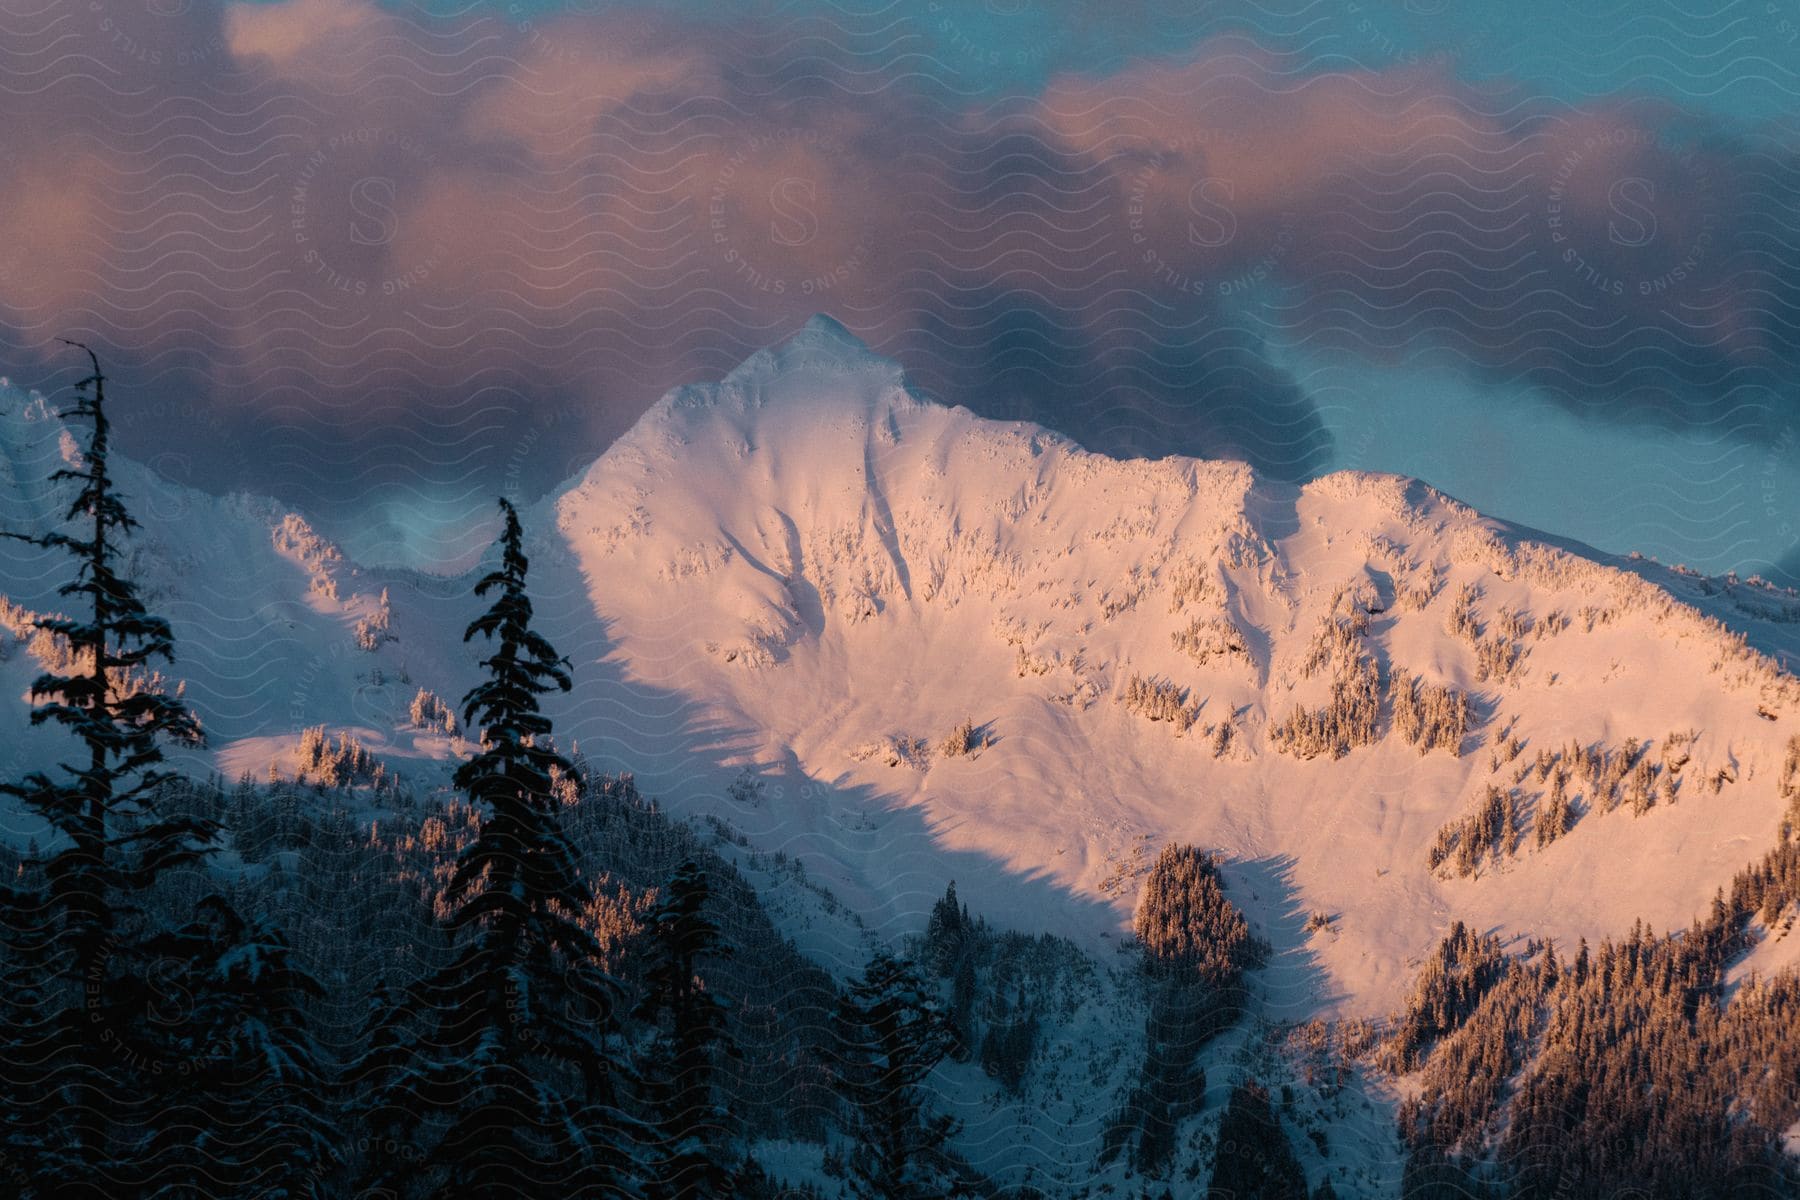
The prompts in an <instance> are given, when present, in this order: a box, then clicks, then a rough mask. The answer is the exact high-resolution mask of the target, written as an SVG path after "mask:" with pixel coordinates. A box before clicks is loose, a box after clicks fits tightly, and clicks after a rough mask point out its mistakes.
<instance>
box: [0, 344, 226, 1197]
mask: <svg viewBox="0 0 1800 1200" xmlns="http://www.w3.org/2000/svg"><path fill="white" fill-rule="evenodd" d="M69 344H70V345H77V346H78V348H79V349H81V350H83V351H84V352H86V353H87V355H88V360H89V362H90V363H91V364H92V368H93V370H92V373H91V374H89V375H87V376H86V377H84V378H83V379H82V380H81V381H80V382H79V383H78V384H77V385H76V391H77V400H76V404H75V406H74V407H73V408H70V409H66V410H64V411H63V412H61V413H60V414H59V416H61V417H62V418H63V419H64V420H70V421H77V422H82V423H85V424H86V425H87V426H88V437H87V440H86V443H85V444H84V445H83V446H82V448H81V453H80V457H79V460H78V461H77V462H76V463H74V464H71V465H70V466H68V467H65V468H63V469H60V470H58V471H56V472H55V473H54V474H52V475H51V476H50V482H51V483H52V484H62V483H72V484H74V485H75V496H74V498H73V499H72V500H71V501H70V504H69V507H68V508H67V510H66V511H65V514H64V519H65V521H66V522H69V523H71V524H74V525H75V527H76V529H77V530H78V532H74V533H63V532H51V533H47V534H42V535H36V536H28V535H23V534H18V533H8V534H6V535H5V536H7V537H10V538H13V539H15V540H19V541H24V542H27V543H29V544H32V545H36V546H40V547H43V548H45V549H48V550H55V551H61V552H63V553H65V554H67V555H68V556H69V557H70V558H72V559H73V560H74V563H75V566H76V573H75V578H74V579H73V580H71V581H70V582H69V583H67V584H65V585H64V586H63V587H62V588H61V591H60V594H61V595H62V596H63V597H65V598H67V599H70V600H72V601H75V602H76V603H77V604H78V605H79V606H80V607H81V609H82V610H83V611H82V612H81V615H80V616H77V617H65V616H52V617H43V618H40V619H38V620H37V621H36V626H37V628H38V629H40V630H43V631H44V632H46V633H48V634H49V635H50V636H51V637H53V638H55V639H57V640H58V641H60V642H61V643H62V645H63V646H64V647H65V648H66V651H67V658H68V660H69V661H70V662H71V663H73V664H74V665H73V666H72V667H71V668H70V669H69V671H68V672H67V673H61V672H56V671H49V672H46V673H44V674H42V675H40V676H38V678H37V679H36V680H35V681H34V682H33V683H32V685H31V698H32V700H33V701H34V702H38V703H37V705H36V707H35V708H34V709H33V710H32V713H31V723H32V724H33V725H42V724H45V723H53V724H56V725H60V726H62V727H63V728H64V729H65V730H67V731H68V732H69V733H70V734H72V735H73V736H74V737H75V738H76V739H77V741H78V742H80V743H81V747H82V750H83V755H82V757H81V759H80V760H78V761H77V762H75V763H65V764H64V765H63V767H62V771H63V774H64V778H62V779H52V778H51V777H50V776H49V775H47V774H45V773H43V772H33V773H31V774H30V775H27V776H26V777H25V778H24V779H23V780H22V781H20V782H18V783H11V782H8V783H3V784H0V793H3V794H6V795H10V796H13V797H15V798H17V799H18V800H20V801H21V802H22V803H23V804H24V805H25V807H26V808H28V809H29V810H30V811H31V812H33V813H34V814H35V815H37V816H38V817H40V818H41V819H42V820H44V822H45V823H46V824H47V825H48V826H49V827H50V830H51V833H52V837H51V839H50V842H49V848H48V850H47V852H45V853H42V854H37V855H34V856H33V861H32V863H31V875H32V877H33V878H34V879H35V880H38V881H41V886H33V887H26V888H20V887H8V888H7V889H6V890H5V891H4V892H0V929H3V930H4V943H5V945H4V949H5V976H4V988H5V990H6V992H7V993H8V994H9V996H10V997H11V999H12V1002H13V1011H12V1013H10V1014H9V1016H10V1017H11V1018H12V1021H11V1022H10V1023H9V1025H8V1029H7V1033H6V1036H5V1038H4V1045H0V1071H3V1072H4V1075H5V1078H6V1080H7V1082H8V1084H9V1087H8V1089H7V1095H6V1108H5V1116H4V1120H3V1121H0V1138H4V1144H3V1145H0V1152H3V1153H4V1154H5V1155H7V1156H8V1158H9V1160H10V1161H12V1162H15V1163H20V1164H23V1170H24V1171H25V1173H26V1174H28V1175H29V1176H31V1178H32V1179H33V1180H34V1181H35V1182H36V1183H37V1185H38V1186H39V1187H40V1188H41V1189H42V1194H45V1195H49V1194H55V1195H59V1196H89V1195H100V1194H104V1193H105V1192H106V1191H108V1190H111V1188H113V1187H116V1184H109V1178H110V1179H113V1180H116V1179H117V1178H118V1176H119V1174H120V1173H121V1171H123V1170H125V1169H126V1168H127V1166H128V1163H129V1159H130V1158H131V1156H132V1153H133V1151H132V1149H131V1146H130V1142H131V1141H132V1135H131V1134H130V1133H128V1132H122V1130H125V1129H129V1127H130V1125H131V1123H132V1122H133V1121H134V1120H135V1119H137V1118H139V1117H141V1116H142V1115H143V1113H144V1111H145V1110H146V1109H147V1108H149V1107H150V1106H149V1105H148V1104H147V1103H146V1102H145V1097H146V1092H147V1089H146V1087H145V1086H144V1085H145V1084H146V1082H147V1079H146V1074H147V1070H148V1065H147V1064H146V1063H145V1062H144V1060H143V1058H142V1056H141V1054H140V1052H139V1051H137V1050H135V1049H134V1048H133V1047H132V1045H131V1041H132V1039H133V1036H134V1028H135V1025H136V1020H135V1018H136V1017H137V1016H138V1015H139V1014H141V1013H142V1012H143V1011H144V1010H145V1008H146V1007H147V1005H148V1004H149V1003H150V1001H151V996H150V994H149V989H148V987H147V986H146V979H145V968H146V966H147V964H146V962H145V961H144V954H143V947H142V944H141V938H140V934H141V928H140V926H141V925H142V921H141V920H140V919H139V918H140V916H141V897H142V896H143V894H144V893H145V892H146V891H147V890H148V888H149V886H150V885H151V884H152V883H154V881H155V880H156V878H157V877H158V876H159V875H160V874H161V873H162V872H163V871H165V870H167V869H169V868H171V867H176V866H181V865H185V864H190V863H193V862H195V861H196V860H198V859H199V858H200V857H201V856H202V855H203V854H204V853H205V851H206V843H207V842H208V841H209V840H210V839H211V837H212V834H213V829H212V827H211V826H210V825H209V824H208V823H206V822H202V821H195V820H185V819H184V820H159V819H157V817H156V814H155V813H154V811H153V808H152V800H153V797H154V794H155V792H156V791H157V789H158V788H159V787H160V786H161V785H162V784H163V783H164V782H165V781H166V780H167V779H168V775H167V773H166V772H165V771H163V770H161V769H160V764H161V763H162V761H163V751H162V747H163V745H164V744H165V743H176V744H194V743H198V742H199V741H200V739H201V732H200V725H199V722H198V721H197V720H196V719H195V718H194V716H193V714H192V713H191V712H189V711H188V709H187V708H186V707H185V706H184V705H183V704H182V703H181V701H180V700H179V699H178V698H175V697H171V696H168V695H165V694H164V693H163V692H162V690H161V689H160V687H158V686H156V683H157V681H156V680H155V679H154V678H150V677H148V676H149V671H150V664H151V663H153V662H155V661H157V660H161V661H165V662H167V661H172V660H173V656H174V653H173V652H174V641H173V636H172V634H171V632H170V629H169V625H168V622H167V621H165V620H163V619H162V618H161V617H157V616H154V615H152V614H151V613H150V612H149V611H148V609H146V607H145V606H144V604H143V602H142V600H141V599H140V598H139V597H138V593H137V588H136V586H135V585H134V584H133V582H132V581H131V579H130V578H128V577H127V576H125V575H124V574H122V573H121V571H120V568H119V562H120V558H121V550H120V547H119V540H120V539H121V538H123V537H125V536H127V535H129V534H130V532H131V531H132V530H134V529H136V528H137V522H136V521H135V520H133V519H132V517H131V515H130V513H129V512H127V511H126V508H125V505H124V503H123V501H122V500H121V498H120V496H119V494H118V492H117V489H116V487H115V484H114V481H113V478H112V475H111V472H110V468H109V462H108V456H109V452H110V444H111V442H110V439H111V425H110V422H109V419H108V417H107V411H106V377H105V375H104V374H103V373H102V371H101V370H100V363H99V359H98V358H96V357H95V356H94V354H93V352H92V351H90V350H88V349H87V347H86V346H79V344H78V343H69Z"/></svg>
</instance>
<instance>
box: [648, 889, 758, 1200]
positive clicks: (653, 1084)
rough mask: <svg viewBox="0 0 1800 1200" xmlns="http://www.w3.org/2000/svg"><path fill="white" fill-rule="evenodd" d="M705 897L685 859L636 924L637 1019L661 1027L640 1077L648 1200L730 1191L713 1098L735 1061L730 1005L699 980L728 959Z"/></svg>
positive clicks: (724, 1119) (724, 1129)
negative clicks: (642, 958)
mask: <svg viewBox="0 0 1800 1200" xmlns="http://www.w3.org/2000/svg"><path fill="white" fill-rule="evenodd" d="M711 898H712V888H711V884H710V883H709V881H708V880H707V877H706V872H705V870H704V869H703V868H702V867H701V866H700V864H699V863H697V862H695V861H694V860H693V859H692V858H689V859H687V860H685V861H684V862H683V863H682V864H681V866H680V867H678V868H676V870H675V873H674V875H672V876H671V877H670V879H669V883H668V886H667V887H666V888H665V889H664V893H663V897H662V899H661V901H660V902H659V903H658V904H657V906H656V908H655V909H654V910H653V911H652V912H651V914H650V916H649V919H648V920H647V921H646V922H645V934H646V935H647V943H648V958H649V961H648V963H647V965H646V968H645V971H644V988H645V996H644V999H643V1002H642V1003H641V1004H640V1005H639V1006H638V1011H637V1015H638V1016H639V1017H641V1018H644V1019H647V1020H651V1021H661V1022H662V1023H663V1027H662V1028H661V1029H660V1030H659V1032H658V1035H657V1037H656V1039H655V1040H654V1041H653V1042H652V1044H651V1048H650V1052H649V1055H648V1061H647V1064H646V1069H645V1070H644V1071H643V1075H644V1079H645V1091H646V1094H647V1096H648V1098H649V1100H650V1109H651V1116H652V1122H653V1125H654V1139H655V1146H654V1159H653V1164H652V1172H653V1173H652V1181H651V1186H650V1189H649V1194H650V1195H651V1196H652V1197H655V1198H656V1200H675V1198H677V1197H683V1198H685V1197H702V1196H724V1195H729V1194H731V1193H732V1192H733V1191H734V1190H735V1188H734V1183H735V1179H736V1164H735V1163H734V1162H732V1160H731V1157H730V1156H729V1155H728V1153H727V1152H726V1146H725V1143H726V1139H727V1134H728V1131H729V1127H730V1115H729V1114H728V1113H727V1112H726V1110H725V1109H724V1107H723V1106H721V1105H720V1104H718V1103H717V1102H716V1101H715V1099H714V1096H713V1079H714V1076H715V1074H716V1072H717V1064H718V1061H719V1058H720V1057H721V1056H722V1055H731V1056H735V1054H736V1049H735V1047H734V1046H733V1045H732V1044H731V1040H730V1036H729V1026H728V1023H727V1013H728V1012H729V1005H728V1004H727V1003H726V1002H725V1000H724V999H722V998H721V997H720V996H719V995H718V993H716V992H715V991H713V990H712V989H711V988H709V987H707V986H706V984H705V982H704V981H703V980H702V978H701V976H700V963H701V960H702V959H709V960H712V961H714V962H717V961H719V960H721V959H724V958H728V957H730V955H731V946H730V944H729V943H727V942H726V940H725V938H724V936H723V935H722V934H721V933H720V931H719V925H718V922H716V921H715V920H713V919H712V917H711V916H710V915H708V913H707V911H706V909H707V902H708V901H709V900H710V899H711Z"/></svg>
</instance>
